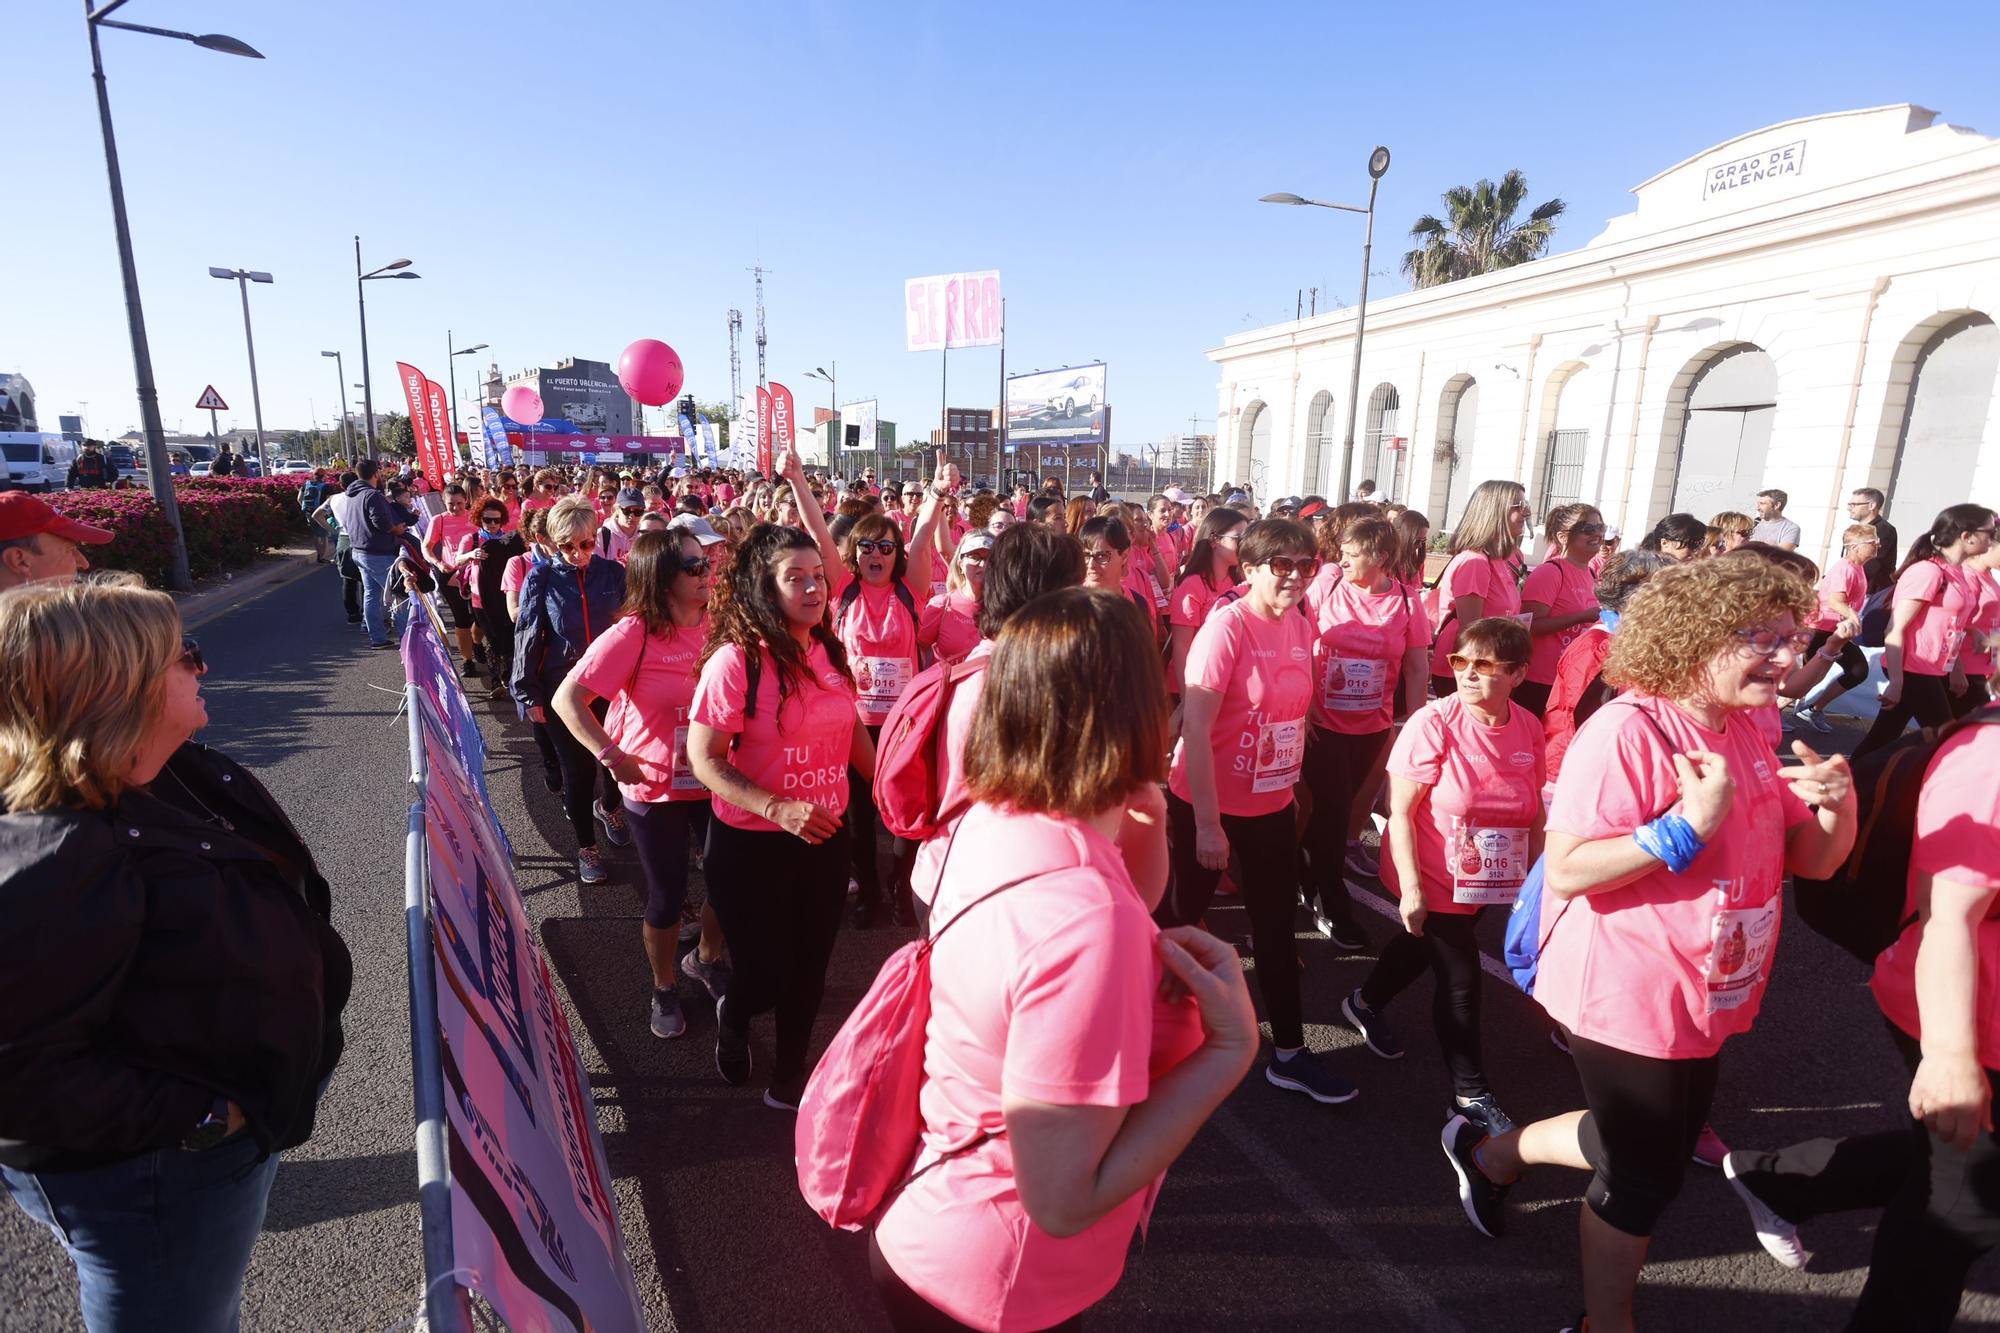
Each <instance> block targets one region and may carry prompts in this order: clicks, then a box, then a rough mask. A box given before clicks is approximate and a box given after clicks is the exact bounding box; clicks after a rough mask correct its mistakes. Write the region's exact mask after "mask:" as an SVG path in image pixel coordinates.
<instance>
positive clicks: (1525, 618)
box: [1514, 611, 1535, 629]
mask: <svg viewBox="0 0 2000 1333" xmlns="http://www.w3.org/2000/svg"><path fill="white" fill-rule="evenodd" d="M1514 619H1516V620H1518V621H1520V622H1521V628H1522V629H1533V628H1534V625H1535V613H1534V612H1533V611H1522V612H1519V613H1517V614H1516V615H1515V616H1514Z"/></svg>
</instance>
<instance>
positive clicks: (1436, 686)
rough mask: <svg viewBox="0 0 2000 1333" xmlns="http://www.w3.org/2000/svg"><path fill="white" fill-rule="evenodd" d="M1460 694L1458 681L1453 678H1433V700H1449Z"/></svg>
mask: <svg viewBox="0 0 2000 1333" xmlns="http://www.w3.org/2000/svg"><path fill="white" fill-rule="evenodd" d="M1457 693H1458V681H1457V679H1456V678H1455V677H1452V676H1432V677H1431V698H1433V699H1449V698H1451V696H1452V695H1454V694H1457Z"/></svg>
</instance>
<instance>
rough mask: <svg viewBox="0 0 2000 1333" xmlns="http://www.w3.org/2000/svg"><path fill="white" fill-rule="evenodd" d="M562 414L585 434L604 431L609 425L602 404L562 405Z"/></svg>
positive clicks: (609, 422)
mask: <svg viewBox="0 0 2000 1333" xmlns="http://www.w3.org/2000/svg"><path fill="white" fill-rule="evenodd" d="M562 414H563V415H564V416H565V417H567V418H568V419H569V420H571V421H574V422H575V423H576V424H577V428H578V429H579V430H581V431H583V432H584V433H585V434H590V433H592V432H595V431H601V430H604V429H605V428H606V427H608V426H609V425H610V424H611V421H610V418H609V416H608V415H607V414H606V412H605V410H604V404H603V403H600V402H594V401H593V402H582V403H564V404H563V405H562Z"/></svg>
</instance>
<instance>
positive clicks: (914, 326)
mask: <svg viewBox="0 0 2000 1333" xmlns="http://www.w3.org/2000/svg"><path fill="white" fill-rule="evenodd" d="M903 319H904V338H903V346H904V349H905V350H906V351H911V352H937V351H942V350H944V349H945V348H948V347H997V346H999V344H1000V270H998V269H986V270H985V271H983V272H979V273H940V274H937V275H935V276H933V277H929V278H909V279H906V280H905V281H904V283H903Z"/></svg>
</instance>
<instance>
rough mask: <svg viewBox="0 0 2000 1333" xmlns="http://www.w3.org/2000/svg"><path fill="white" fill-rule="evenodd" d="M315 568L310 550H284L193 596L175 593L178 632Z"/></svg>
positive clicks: (299, 548) (251, 600)
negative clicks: (179, 611) (177, 611)
mask: <svg viewBox="0 0 2000 1333" xmlns="http://www.w3.org/2000/svg"><path fill="white" fill-rule="evenodd" d="M318 568H319V566H318V564H316V563H315V562H314V560H313V552H312V548H311V547H294V548H285V549H281V550H278V551H274V552H272V553H271V554H270V555H267V556H265V557H263V558H262V559H260V560H259V561H258V562H257V563H256V564H254V565H252V566H251V567H250V568H249V569H247V570H241V571H237V572H236V573H234V575H233V576H232V577H230V578H228V579H227V580H225V581H221V582H217V583H213V584H210V585H209V586H208V587H206V588H201V589H198V590H196V591H194V592H190V593H177V594H175V596H174V600H175V602H176V603H178V604H179V606H180V609H181V628H183V629H186V630H193V629H195V628H196V627H198V626H201V625H205V624H207V623H208V622H209V621H211V620H214V619H215V618H216V617H217V616H220V615H223V614H224V613H226V612H229V611H234V610H236V609H237V608H238V607H242V606H246V605H248V604H249V603H251V602H254V601H256V600H257V599H258V598H259V597H262V596H263V595H264V594H265V593H268V592H270V591H272V590H273V589H275V588H281V587H283V586H284V585H285V584H287V583H292V582H294V581H296V580H298V579H301V578H304V577H305V576H306V575H308V574H310V573H312V572H313V571H314V570H315V569H318Z"/></svg>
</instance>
